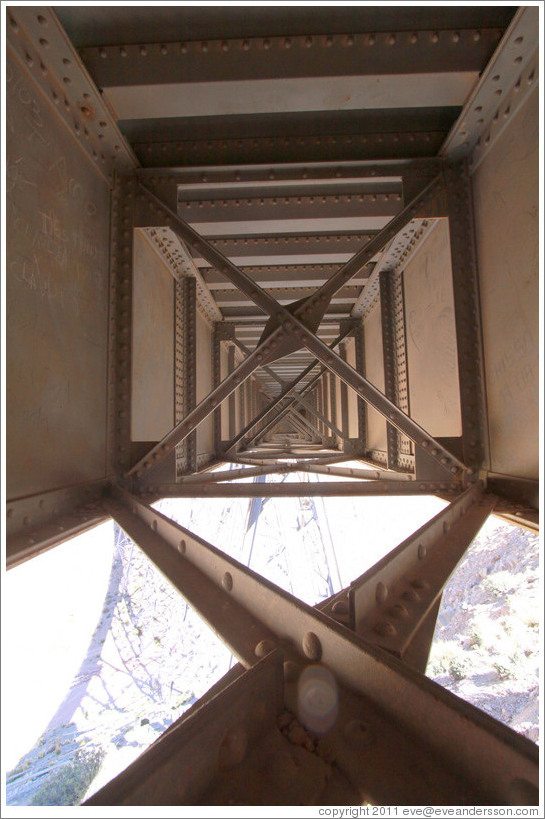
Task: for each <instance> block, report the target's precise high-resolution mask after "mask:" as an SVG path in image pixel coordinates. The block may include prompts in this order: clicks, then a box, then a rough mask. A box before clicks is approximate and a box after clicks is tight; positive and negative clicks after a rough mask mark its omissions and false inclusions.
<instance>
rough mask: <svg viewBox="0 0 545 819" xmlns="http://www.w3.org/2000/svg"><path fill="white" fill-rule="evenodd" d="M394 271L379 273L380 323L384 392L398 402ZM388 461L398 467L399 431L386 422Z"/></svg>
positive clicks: (389, 464) (390, 464) (389, 465)
mask: <svg viewBox="0 0 545 819" xmlns="http://www.w3.org/2000/svg"><path fill="white" fill-rule="evenodd" d="M394 276H395V274H394V272H393V271H392V270H381V271H380V273H379V289H380V323H381V328H382V350H383V357H384V394H385V395H386V398H388V399H389V400H390V401H392V402H393V403H394V404H397V391H396V360H395V327H394V292H393V291H394V282H393V279H394ZM386 440H387V449H388V455H387V458H388V460H387V463H388V469H397V467H398V463H399V459H398V447H399V442H398V432H397V429H396V428H395V427H393V426H392V425H391V424H389V423H388V422H386Z"/></svg>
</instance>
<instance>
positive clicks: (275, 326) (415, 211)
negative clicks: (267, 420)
mask: <svg viewBox="0 0 545 819" xmlns="http://www.w3.org/2000/svg"><path fill="white" fill-rule="evenodd" d="M442 187H443V182H442V178H441V177H436V178H435V179H434V180H432V182H430V184H429V185H427V186H426V188H425V189H424V190H423V191H422V193H420V194H419V195H418V196H417V197H416V198H415V199H414V200H413V201H412V202H411V203H410V205H408V206H407V207H405V208H404V209H403V211H402V212H401V213H400V214H399V215H398V216H397V217H395V218H394V219H392V220H391V222H390V223H389V224H388V225H387V227H386V228H384V229H383V230H382V231H381V232H380V233H379V234H377V237H375V239H373V240H371V242H369V243H368V245H366V246H365V247H364V248H363V249H362V250H361V251H360V252H359V253H357V254H356V256H355V257H354V258H353V259H352V260H351V262H349V263H347V264H346V265H343V267H342V268H341V269H340V270H339V271H337V273H336V274H335V275H334V276H333V277H332V278H331V279H329V281H328V282H327V283H326V285H325V288H324V287H323V288H320V289H319V290H318V291H316V293H315V294H314V295H313V296H311V297H310V299H308V300H306V301H305V302H304V303H303V304H301V305H299V306H294V308H293V314H292V313H290V311H288V310H286V309H285V308H283V307H281V306H280V305H279V304H278V303H277V302H276V301H275V300H274V299H272V298H271V297H270V296H269V295H268V294H267V293H266V292H265V291H264V290H262V289H261V288H259V287H258V286H257V285H256V284H255V282H253V281H252V280H251V279H249V277H248V276H246V275H245V274H244V273H243V272H242V271H241V270H239V269H238V268H237V267H236V265H234V264H233V263H232V262H230V261H229V260H228V259H226V258H225V257H223V256H222V254H220V253H218V251H216V250H215V249H214V248H213V247H212V246H211V245H210V244H209V243H208V242H207V241H206V240H205V239H203V238H202V237H200V236H199V234H197V233H196V232H195V231H194V230H193V229H192V228H191V227H190V226H189V225H187V224H186V223H184V222H183V220H181V219H180V218H179V217H178V216H177V215H176V214H175V213H174V212H173V211H171V210H170V209H169V208H168V207H166V206H165V205H164V203H163V202H161V200H160V199H158V198H157V197H156V196H155V195H154V194H153V193H151V191H149V190H147V188H145V187H144V186H143V185H140V190H141V194H140V196H141V199H140V202H141V203H142V201H143V200H148V203H149V207H150V208H151V210H152V212H158V213H161V214H162V215H163V216H164V217H165V218H166V219H167V223H168V224H169V226H174V225H175V226H176V230H179V231H180V232H181V235H182V238H183V239H184V240H185V241H188V242H189V244H191V245H192V246H193V247H194V248H195V249H196V250H197V251H200V252H202V253H203V255H205V257H206V258H208V259H209V261H211V263H213V264H215V265H218V264H219V267H220V268H221V270H222V272H223V273H224V274H225V275H226V276H227V277H228V278H229V279H230V280H231V281H233V282H234V283H235V284H236V285H237V287H239V288H240V289H241V290H242V291H243V292H245V293H247V295H248V296H249V297H250V298H251V299H252V301H254V302H255V303H256V304H257V305H258V306H260V307H261V308H262V309H263V310H265V311H266V312H267V313H269V314H270V315H271V316H274V319H273V318H271V320H270V321H269V323H268V325H267V327H266V328H265V332H264V335H263V337H262V342H261V343H260V344H259V345H258V347H257V348H256V351H254V354H253V355H256V356H260V359H259V363H267V362H268V361H270V360H274V358H275V357H279V356H282V355H286V354H287V352H291V350H292V349H294V348H298V347H299V346H301V344H302V345H304V346H305V347H307V348H308V349H309V350H310V351H311V352H312V353H314V355H315V356H316V357H317V358H318V359H320V360H321V361H322V363H324V364H325V365H326V366H327V367H329V368H332V369H334V371H335V372H336V373H337V374H338V375H339V377H340V378H341V380H343V381H344V382H345V383H347V384H348V385H349V386H351V387H352V388H353V389H355V390H356V391H359V393H360V394H361V395H363V397H364V398H365V399H366V400H367V401H368V402H369V403H371V404H372V406H374V407H375V409H377V410H378V411H379V412H380V413H381V414H382V415H385V416H386V417H387V418H388V420H389V421H391V423H392V424H394V425H395V426H397V428H398V429H400V431H402V432H404V433H405V434H406V435H408V437H410V438H411V439H412V440H415V441H418V442H420V443H421V445H422V442H425V446H426V447H428V451H429V452H430V454H431V455H432V457H434V458H437V460H439V461H441V462H443V463H444V465H445V466H447V467H448V468H449V469H450V470H451V472H453V473H457V472H458V471H459V470H460V469H462V470H464V469H465V468H466V467H465V465H464V464H463V463H462V462H461V461H459V460H458V459H457V458H455V457H454V456H453V455H452V454H451V453H449V452H448V451H447V450H446V449H445V448H444V447H443V446H442V445H441V444H439V443H438V442H437V441H435V440H434V439H433V438H432V437H431V436H429V435H428V434H427V433H426V432H425V431H424V430H423V429H422V428H421V427H419V426H418V425H417V424H415V423H414V422H413V421H412V420H411V419H410V418H409V417H408V416H407V415H406V414H405V413H403V412H401V410H399V409H398V408H397V407H395V405H394V404H392V402H390V401H389V400H388V399H387V398H386V397H385V396H384V395H383V394H382V393H381V392H380V391H379V390H377V389H376V387H374V386H373V385H372V384H370V382H368V381H366V379H364V378H363V377H362V376H359V375H358V374H357V372H356V371H355V370H354V369H353V368H352V367H350V366H349V365H347V364H345V365H344V367H340V369H339V363H340V364H342V363H343V362H341V360H340V359H339V358H338V357H337V356H335V354H334V353H333V352H331V353H329V354H326V351H328V347H327V346H326V345H324V344H323V342H321V341H320V340H319V339H318V338H317V337H316V335H315V333H314V332H313V330H312V329H309V328H308V327H307V325H306V324H303V323H302V322H301V321H300V320H299V316H301V317H304V318H305V321H306V322H309V326H310V327H315V326H317V323H319V321H320V318H321V316H322V315H323V312H324V311H325V307H326V304H327V301H328V298H331V297H332V296H333V295H334V293H335V292H336V291H337V289H339V288H340V287H341V286H342V285H343V284H345V283H346V282H347V281H348V280H349V279H350V278H351V277H352V276H353V275H355V274H356V272H357V270H358V269H359V267H361V265H362V264H365V263H366V261H368V260H369V259H370V258H371V257H372V255H373V254H374V252H375V250H376V249H380V247H381V246H382V245H383V244H384V243H385V242H386V241H388V240H389V239H391V238H393V236H395V234H396V233H397V232H398V230H400V229H401V227H403V225H404V224H406V222H407V221H408V220H410V219H411V218H413V217H415V216H418V215H420V213H419V211H420V208H421V207H423V206H424V205H426V204H427V203H429V201H431V200H432V199H433V198H434V197H435V196H436V195H437V194H438V192H439V191H441V190H442ZM373 243H375V244H376V247H375V244H373ZM371 246H373V247H372V252H371ZM369 254H371V255H369ZM280 322H281V323H280ZM284 332H286V333H287V340H286V339H285V338H284ZM296 335H297V336H298V338H299V339H300V340H299V341H295V336H296ZM286 345H287V346H286ZM324 356H325V357H324ZM249 361H250V358H249V359H247V362H249ZM247 362H245V363H244V365H241V366H246V367H247V368H248V364H247ZM252 371H253V370H252ZM341 373H343V374H342V375H341ZM249 374H251V373H250V372H248V375H249ZM245 377H248V376H245ZM224 384H226V382H224ZM220 389H221V388H220ZM225 390H228V391H227V392H225ZM230 391H231V390H230V389H229V388H228V386H227V385H226V386H225V389H224V390H222V391H221V393H220V394H221V399H220V400H223V398H224V397H226V395H228V394H229V392H230ZM210 400H214V398H213V397H212V394H211V395H210V396H208V399H205V402H202V404H203V406H202V407H200V408H199V409H200V413H199V414H197V415H196V418H198V420H197V423H200V422H201V421H202V420H203V418H204V417H206V415H208V414H209V412H211V411H212V409H213V406H209V409H208V411H207V412H206V414H205V415H202V412H203V411H204V405H205V404H206V403H207V401H208V403H209V401H210ZM195 420H196V419H195ZM179 434H180V430H179V429H178V428H176V429H175V430H173V432H172V433H170V435H171V436H173V437H177V436H178V435H179ZM167 437H168V436H166V438H164V439H163V441H161V442H160V445H158V447H155V448H154V450H152V451H151V452H150V453H149V454H150V456H152V457H164V454H166V452H168V443H169V442H168V441H167ZM165 447H166V448H165ZM145 461H147V467H146V466H145ZM151 464H152V461H151V460H150V458H147V459H142V462H141V463H139V464H138V468H139V469H141V468H149V466H151ZM133 471H134V470H133Z"/></svg>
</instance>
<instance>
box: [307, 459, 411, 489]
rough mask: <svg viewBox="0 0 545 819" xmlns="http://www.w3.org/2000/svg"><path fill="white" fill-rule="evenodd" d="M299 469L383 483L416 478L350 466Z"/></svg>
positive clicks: (309, 465) (398, 473) (317, 466)
mask: <svg viewBox="0 0 545 819" xmlns="http://www.w3.org/2000/svg"><path fill="white" fill-rule="evenodd" d="M298 469H300V470H301V471H304V472H313V473H316V474H317V475H334V476H335V477H338V478H359V479H361V480H366V481H367V480H375V481H378V480H381V481H403V480H405V481H412V480H414V476H413V475H410V474H403V473H401V472H388V471H386V470H384V469H376V468H375V469H358V468H357V467H356V468H353V467H348V466H322V465H320V464H309V463H303V464H300V465H299V466H298ZM420 487H421V489H422V490H423V491H424V490H425V488H426V483H425V482H420Z"/></svg>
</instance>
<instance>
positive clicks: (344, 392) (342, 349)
mask: <svg viewBox="0 0 545 819" xmlns="http://www.w3.org/2000/svg"><path fill="white" fill-rule="evenodd" d="M339 355H340V357H341V358H342V360H343V361H346V345H345V344H339ZM341 429H342V431H343V450H344V449H346V444H347V442H348V439H349V437H350V431H349V426H348V387H347V386H346V384H345V383H344V381H341Z"/></svg>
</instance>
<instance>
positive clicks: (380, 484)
mask: <svg viewBox="0 0 545 819" xmlns="http://www.w3.org/2000/svg"><path fill="white" fill-rule="evenodd" d="M277 457H278V458H298V457H301V456H300V455H297V454H296V453H294V452H292V451H289V452H288V451H286V452H280V453H278V455H277ZM285 466H286V464H282V463H279V464H278V465H277V469H276V471H278V472H284V471H292V470H290V469H288V470H286V469H285ZM295 471H298V472H306V471H307V470H306V469H305V467H304V466H301V465H299V466H298V467H297V470H295ZM309 471H310V470H309ZM272 472H273V470H272V469H271V474H272ZM260 474H264V473H260ZM241 477H246V476H241ZM144 491H145V492H146V493H149V494H150V495H151V496H153V497H154V498H155V497H157V498H166V497H169V498H315V497H324V498H341V497H363V496H382V495H392V496H394V495H422V494H438V495H441V493H445V492H459V491H460V483H459V482H458V481H448V480H446V481H442V482H439V481H404V480H400V481H396V480H386V481H385V480H383V479H379V480H365V481H363V480H351V481H334V482H333V481H310V482H308V481H303V482H302V483H299V482H289V481H284V482H283V483H276V482H274V483H225V482H221V483H218V482H208V481H206V482H197V481H195V482H193V481H191V482H184V483H175V484H150V486H146V489H145V490H144Z"/></svg>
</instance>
